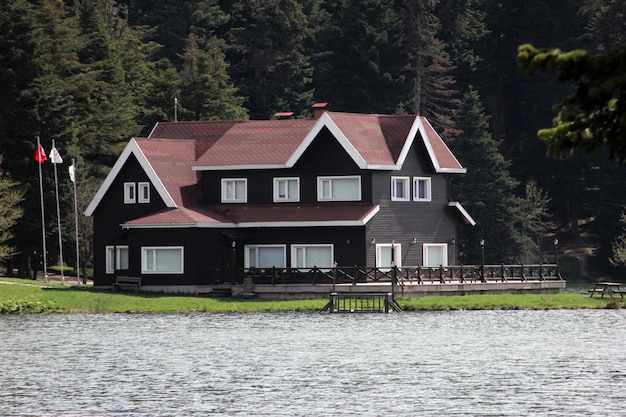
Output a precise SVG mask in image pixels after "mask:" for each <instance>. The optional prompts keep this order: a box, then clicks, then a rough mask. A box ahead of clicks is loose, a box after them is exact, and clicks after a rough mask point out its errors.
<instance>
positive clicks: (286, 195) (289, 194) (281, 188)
mask: <svg viewBox="0 0 626 417" xmlns="http://www.w3.org/2000/svg"><path fill="white" fill-rule="evenodd" d="M288 201H300V178H274V202H277V203H278V202H288Z"/></svg>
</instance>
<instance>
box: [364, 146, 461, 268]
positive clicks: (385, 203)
mask: <svg viewBox="0 0 626 417" xmlns="http://www.w3.org/2000/svg"><path fill="white" fill-rule="evenodd" d="M394 176H400V177H403V176H404V177H409V178H410V179H411V185H412V180H413V177H430V178H431V193H432V194H431V201H429V202H427V201H412V199H411V201H391V177H394ZM372 178H373V179H372V194H373V195H374V196H376V197H375V201H374V203H375V204H379V205H380V211H379V212H378V214H377V215H376V216H375V217H374V219H372V221H371V222H370V223H369V224H368V226H367V239H368V240H369V239H371V238H375V239H376V242H377V243H391V241H392V240H393V241H395V243H399V244H401V245H402V249H401V251H402V265H406V266H409V265H411V266H415V265H422V264H423V258H422V257H423V253H422V252H423V244H424V243H451V242H452V240H453V239H455V237H456V234H455V233H456V225H458V224H459V221H460V218H459V217H457V216H455V213H454V211H453V209H452V208H450V207H448V197H449V196H448V184H447V182H448V179H447V176H446V175H443V174H436V173H435V171H434V168H433V166H432V163H431V162H430V159H429V158H428V155H427V153H426V149H425V147H424V145H423V143H422V142H421V140H416V141H415V142H414V143H413V146H412V148H411V150H410V152H409V154H408V156H407V158H406V161H405V163H404V165H403V167H402V170H400V171H379V172H376V173H374V175H373V177H372ZM413 238H415V239H416V243H415V244H413V242H412V240H413ZM455 259H456V248H455V247H454V245H450V244H449V245H448V263H449V264H450V265H454V264H455ZM367 262H368V265H375V262H376V250H375V246H370V247H369V249H368V252H367Z"/></svg>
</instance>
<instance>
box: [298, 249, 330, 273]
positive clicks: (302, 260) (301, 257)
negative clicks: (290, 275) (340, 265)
mask: <svg viewBox="0 0 626 417" xmlns="http://www.w3.org/2000/svg"><path fill="white" fill-rule="evenodd" d="M333 263H334V260H333V245H324V244H322V245H292V246H291V266H292V267H293V268H313V267H318V268H331V267H332V266H333Z"/></svg>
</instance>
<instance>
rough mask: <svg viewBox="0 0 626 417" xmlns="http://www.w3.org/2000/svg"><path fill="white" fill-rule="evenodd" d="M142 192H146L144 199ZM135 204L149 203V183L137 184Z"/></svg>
mask: <svg viewBox="0 0 626 417" xmlns="http://www.w3.org/2000/svg"><path fill="white" fill-rule="evenodd" d="M146 190H147V191H146ZM144 191H146V192H147V196H146V197H144ZM137 202H138V203H140V204H146V203H149V202H150V183H149V182H138V183H137Z"/></svg>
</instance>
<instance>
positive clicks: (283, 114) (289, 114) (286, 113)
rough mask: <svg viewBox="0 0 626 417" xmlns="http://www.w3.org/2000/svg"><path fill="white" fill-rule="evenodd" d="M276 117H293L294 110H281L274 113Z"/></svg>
mask: <svg viewBox="0 0 626 417" xmlns="http://www.w3.org/2000/svg"><path fill="white" fill-rule="evenodd" d="M274 118H275V119H293V112H292V111H279V112H278V113H276V114H274Z"/></svg>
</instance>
